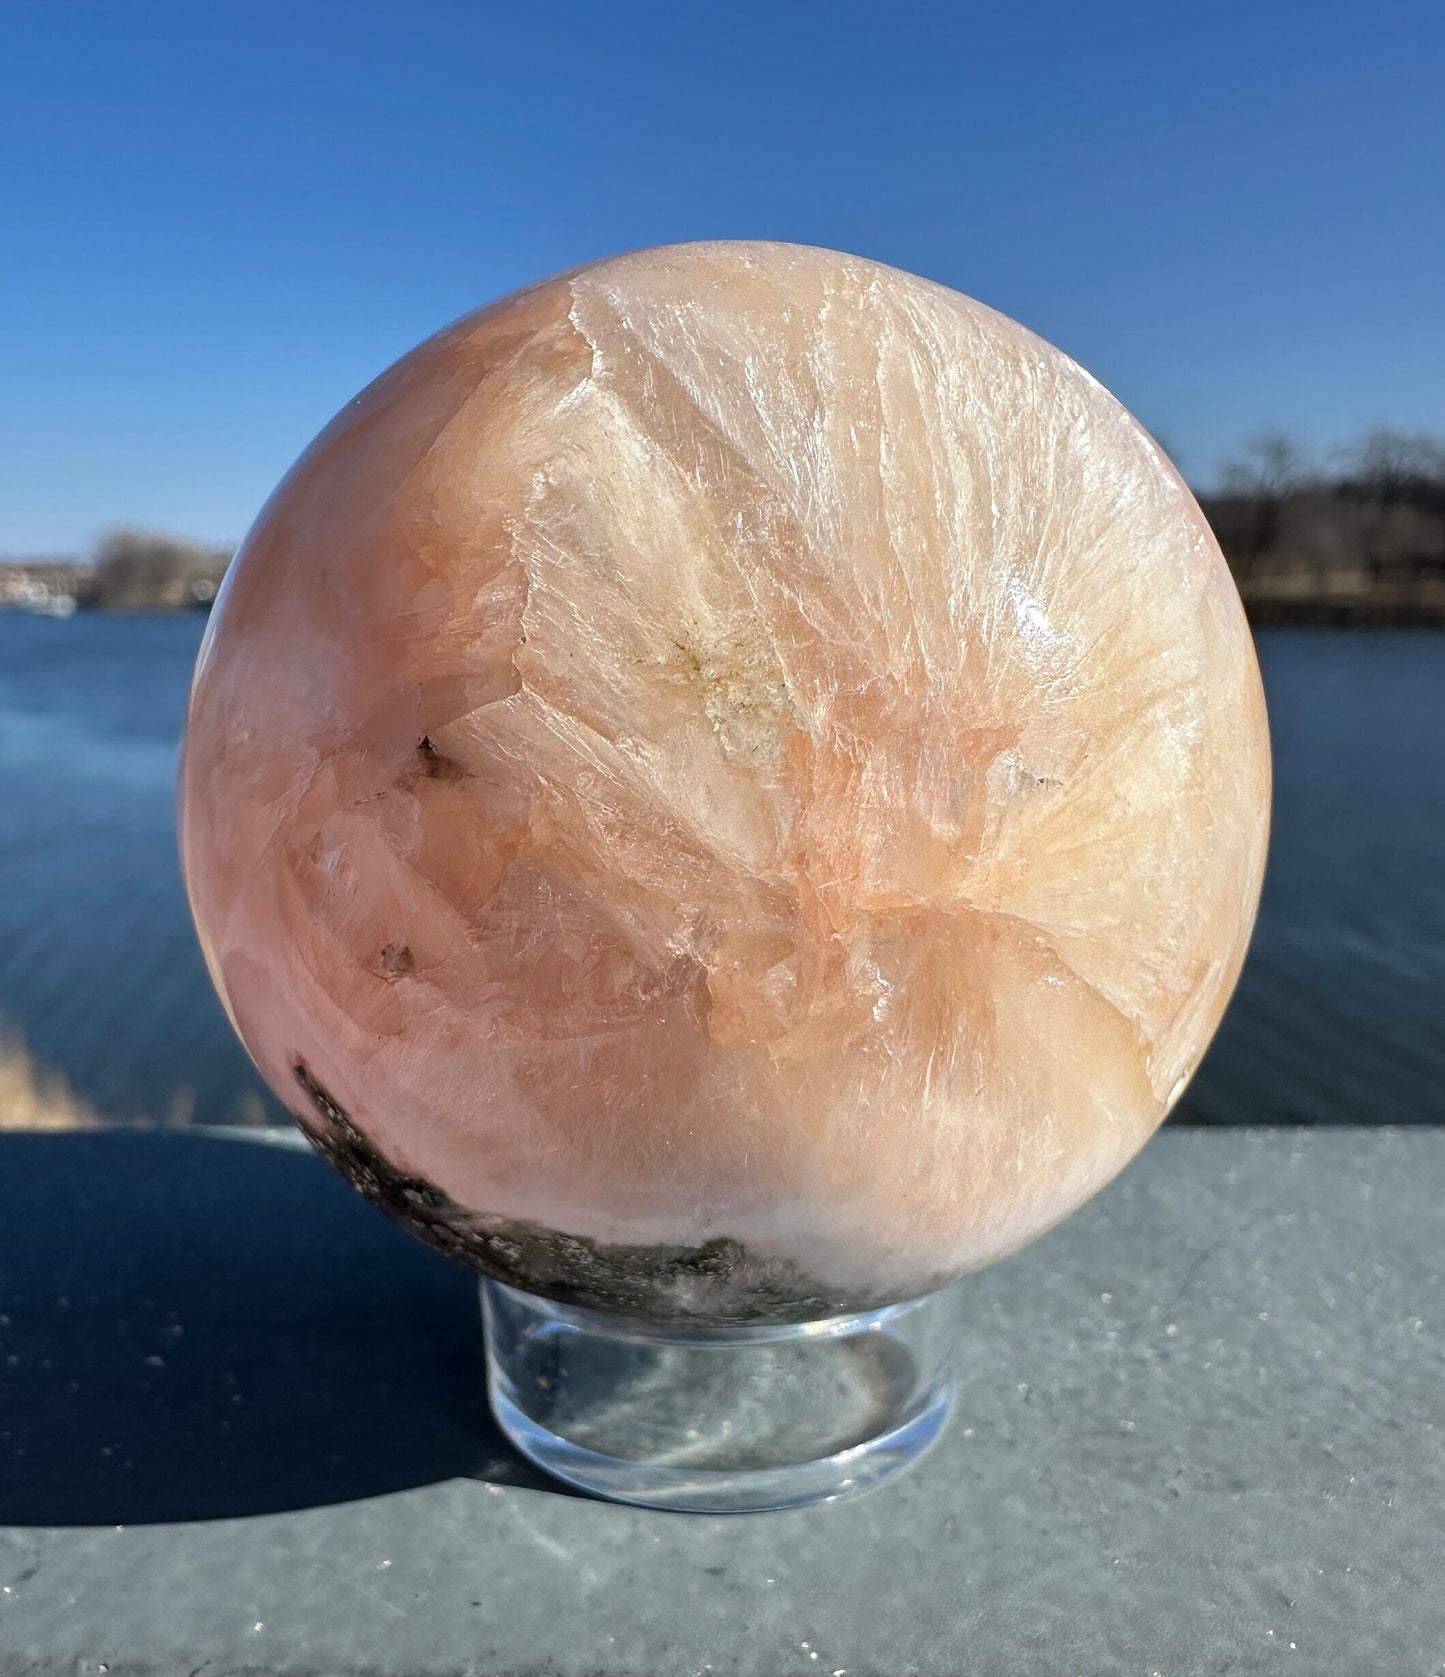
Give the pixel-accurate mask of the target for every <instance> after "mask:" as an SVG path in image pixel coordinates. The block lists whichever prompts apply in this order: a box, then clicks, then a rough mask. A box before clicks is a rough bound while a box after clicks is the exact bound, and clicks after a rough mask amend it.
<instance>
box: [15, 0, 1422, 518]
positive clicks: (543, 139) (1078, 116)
mask: <svg viewBox="0 0 1445 1677" xmlns="http://www.w3.org/2000/svg"><path fill="white" fill-rule="evenodd" d="M1442 62H1445V7H1442V6H1440V5H1438V4H1433V3H1430V4H1427V3H1416V4H1408V5H1406V4H1399V3H1397V0H1381V3H1376V4H1356V5H1337V4H1330V3H1328V0H1324V3H1318V4H1305V3H1303V0H1299V3H1294V4H1282V3H1272V0H1251V3H1249V4H1240V3H1235V0H1225V3H1221V4H1211V5H1209V6H1207V7H1205V6H1171V5H1169V4H1167V3H1165V4H1160V3H1159V0H1153V3H1152V4H1148V5H1135V4H1117V5H1110V4H1102V3H1101V4H1093V5H1088V4H1083V3H1076V4H1071V5H1062V4H1058V5H1054V4H1028V3H1020V4H1014V5H1009V4H1006V3H1004V4H1000V3H998V0H990V3H989V4H988V5H986V6H980V7H975V6H972V5H969V4H965V3H963V0H953V3H950V4H937V5H935V4H908V3H907V0H894V3H892V4H882V3H873V4H866V5H865V4H852V3H850V0H834V3H809V0H800V3H789V0H773V3H772V4H756V5H754V4H730V3H728V0H713V3H711V4H703V5H692V4H689V3H688V0H668V3H665V4H657V5H636V4H628V3H627V0H613V3H607V4H603V3H601V0H598V3H595V4H586V5H584V4H554V3H551V0H533V3H531V4H527V5H506V6H502V5H489V4H486V3H484V0H469V3H461V4H452V3H441V0H410V3H409V4H406V5H399V4H396V3H395V0H392V3H388V4H372V3H370V0H353V3H351V4H335V5H322V4H310V3H307V0H292V3H291V4H287V5H277V4H272V3H270V0H250V3H248V4H245V5H239V4H231V3H228V0H206V3H200V0H187V3H186V4H184V5H170V4H145V3H142V0H134V3H131V0H107V3H104V4H100V3H94V4H69V3H67V0H9V3H8V4H6V5H4V7H3V8H0V551H6V550H9V551H27V550H28V551H36V550H74V549H79V548H81V547H83V546H85V545H86V544H87V543H88V542H89V540H90V539H91V538H92V537H93V535H94V534H95V533H96V532H97V531H98V530H99V529H102V528H104V527H105V526H106V525H109V524H112V523H118V522H130V523H138V524H142V525H148V526H151V527H157V528H167V529H173V530H178V531H183V532H190V533H194V534H197V535H200V536H204V537H207V538H214V539H227V538H231V537H236V536H239V535H240V534H241V533H242V532H243V531H244V529H245V527H246V526H247V524H248V523H249V522H250V519H251V517H252V516H253V515H254V513H255V511H256V510H257V508H258V507H259V505H260V503H261V501H262V500H263V498H264V497H265V495H266V494H267V493H268V491H269V490H270V488H271V486H272V485H273V483H274V482H275V480H276V479H277V478H278V477H279V476H280V474H281V472H282V471H283V470H284V469H285V468H286V466H287V465H288V464H289V462H290V461H291V459H292V458H293V457H294V456H295V455H296V454H297V453H298V452H299V450H300V449H301V448H302V447H303V446H304V445H305V443H306V442H307V441H308V440H309V438H310V437H311V436H312V434H313V433H314V432H315V431H316V430H317V429H318V428H319V427H320V426H321V425H322V424H323V423H324V422H325V421H326V420H327V419H328V418H329V417H330V415H331V414H332V413H333V412H334V411H335V410H336V409H337V408H338V407H339V406H340V405H341V404H342V403H343V402H344V401H346V400H347V399H348V398H349V397H350V396H351V395H353V394H354V393H355V391H356V390H357V389H359V388H360V387H361V386H362V385H363V384H364V383H366V382H367V381H368V380H369V379H370V378H371V377H372V376H374V375H375V374H376V373H377V372H378V371H380V369H381V368H382V367H384V366H385V365H386V364H387V363H388V362H390V361H392V360H393V359H395V357H396V356H398V355H399V354H401V353H403V352H404V351H405V350H406V349H408V348H409V347H410V346H411V345H412V344H413V343H415V342H416V341H418V340H419V339H420V338H422V337H424V336H426V335H427V334H428V333H430V332H431V331H433V330H435V329H436V328H437V327H438V326H440V325H442V324H443V323H444V322H446V321H447V320H449V319H451V318H452V317H454V316H456V315H457V314H460V313H462V312H463V311H465V310H466V309H468V308H470V307H473V306H475V305H476V304H479V303H481V302H484V301H486V300H487V299H489V298H491V297H494V296H496V295H498V294H500V293H502V292H505V291H507V290H510V289H511V288H512V287H513V286H516V285H518V284H521V283H523V282H525V281H527V280H530V279H534V278H537V277H539V276H541V275H543V274H546V273H549V272H553V271H555V270H557V269H560V268H565V267H569V266H571V265H573V264H575V263H577V262H581V261H585V260H587V259H588V258H591V257H596V256H600V255H604V254H606V253H608V252H613V251H618V250H624V249H629V248H633V247H636V246H640V245H649V244H660V243H664V242H667V241H671V240H678V239H692V238H701V237H763V238H778V239H793V240H798V241H802V242H805V243H811V244H822V245H830V246H833V247H836V248H841V249H845V250H853V251H857V252H861V253H863V254H865V255H868V256H872V257H876V258H878V259H880V260H883V261H887V262H891V263H894V264H896V265H898V266H900V267H903V268H909V269H912V270H914V271H915V272H918V273H922V274H926V275H928V276H930V277H931V278H934V279H938V280H942V281H944V282H945V283H947V284H949V285H953V286H956V287H957V288H959V289H960V290H962V291H966V292H969V293H970V294H972V295H974V296H976V297H980V298H982V299H983V300H984V301H985V302H987V303H990V304H992V305H993V306H994V307H996V308H999V309H1002V310H1003V311H1004V312H1005V313H1007V314H1011V315H1014V316H1015V317H1017V318H1018V319H1020V320H1022V321H1024V322H1025V323H1026V324H1028V325H1029V326H1031V327H1033V328H1034V329H1035V330H1036V331H1038V332H1041V333H1042V334H1043V335H1044V336H1045V337H1047V338H1049V339H1051V340H1052V341H1054V342H1055V343H1057V344H1058V345H1060V347H1062V348H1064V349H1066V350H1067V351H1068V352H1069V353H1070V354H1072V355H1074V356H1075V357H1076V358H1077V359H1078V360H1080V361H1082V362H1083V363H1084V365H1085V366H1087V367H1088V368H1089V369H1090V370H1091V371H1092V372H1094V373H1095V374H1096V375H1097V376H1098V377H1099V378H1101V379H1102V380H1103V381H1104V383H1105V384H1107V385H1108V386H1109V387H1110V388H1111V389H1113V390H1114V391H1115V392H1116V393H1117V394H1118V395H1119V396H1120V397H1121V398H1122V399H1123V400H1124V401H1125V402H1126V403H1127V404H1128V405H1129V406H1130V407H1131V408H1132V409H1133V410H1134V411H1135V412H1136V413H1137V414H1138V415H1139V417H1140V418H1141V419H1142V420H1143V421H1144V422H1145V423H1146V424H1147V425H1149V426H1150V427H1151V429H1153V430H1155V431H1156V432H1157V433H1158V434H1159V435H1160V436H1161V438H1162V439H1163V440H1164V442H1165V443H1166V445H1167V446H1168V447H1169V448H1170V449H1171V450H1172V451H1173V452H1174V453H1175V455H1176V457H1177V458H1178V459H1179V461H1180V463H1181V465H1182V466H1183V468H1184V470H1185V472H1186V473H1187V474H1188V475H1189V476H1190V477H1191V478H1193V479H1194V480H1195V481H1196V482H1208V481H1209V480H1210V479H1211V478H1212V477H1213V475H1214V472H1215V470H1216V468H1217V466H1218V464H1219V462H1220V460H1221V459H1222V458H1224V457H1225V456H1227V455H1228V454H1229V453H1230V452H1231V451H1232V450H1233V448H1234V447H1235V445H1236V443H1237V441H1238V439H1239V438H1240V437H1241V436H1242V435H1244V434H1246V433H1248V432H1250V431H1252V430H1256V429H1258V428H1259V427H1261V426H1262V425H1266V424H1277V425H1282V426H1285V427H1287V428H1289V429H1292V430H1295V431H1297V432H1299V433H1300V434H1301V436H1302V437H1303V438H1305V439H1306V440H1307V441H1309V442H1311V443H1313V444H1314V445H1315V446H1316V447H1318V448H1320V449H1324V448H1327V447H1329V446H1331V445H1334V444H1336V443H1339V442H1341V441H1345V440H1348V439H1349V438H1351V437H1352V436H1354V435H1355V434H1357V433H1358V432H1359V431H1361V430H1362V429H1364V428H1365V427H1366V426H1368V425H1370V424H1373V423H1381V422H1389V423H1393V424H1396V425H1400V426H1404V427H1407V428H1416V427H1426V428H1431V429H1437V430H1441V431H1445V204H1442V197H1445V120H1442V116H1441V111H1442V106H1445V76H1442V73H1441V64H1442Z"/></svg>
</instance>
